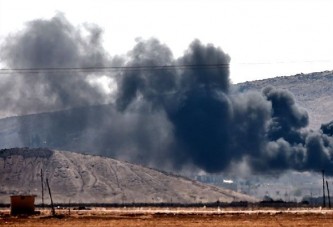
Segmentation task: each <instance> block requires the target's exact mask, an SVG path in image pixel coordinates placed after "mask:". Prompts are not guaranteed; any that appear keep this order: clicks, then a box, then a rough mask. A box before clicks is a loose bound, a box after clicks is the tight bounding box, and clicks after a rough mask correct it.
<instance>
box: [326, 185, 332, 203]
mask: <svg viewBox="0 0 333 227" xmlns="http://www.w3.org/2000/svg"><path fill="white" fill-rule="evenodd" d="M326 187H327V198H328V207H329V208H330V209H331V198H330V189H329V188H328V182H327V181H326Z"/></svg>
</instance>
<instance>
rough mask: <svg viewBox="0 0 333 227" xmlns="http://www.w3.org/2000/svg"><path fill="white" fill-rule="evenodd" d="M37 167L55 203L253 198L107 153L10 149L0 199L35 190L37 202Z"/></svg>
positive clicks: (1, 160) (2, 160)
mask: <svg viewBox="0 0 333 227" xmlns="http://www.w3.org/2000/svg"><path fill="white" fill-rule="evenodd" d="M41 169H43V172H44V174H43V175H44V179H46V178H48V179H49V182H50V186H51V190H52V195H53V200H54V202H57V203H68V202H69V201H70V202H71V203H132V202H143V203H152V202H177V203H196V202H215V201H217V200H219V201H221V202H232V201H254V198H253V197H250V196H247V195H244V194H240V193H237V192H234V191H231V190H226V189H221V188H217V187H214V186H210V185H205V184H202V183H199V182H196V181H193V180H189V179H186V178H183V177H180V176H175V175H171V174H168V173H164V172H160V171H157V170H154V169H150V168H145V167H142V166H138V165H133V164H130V163H126V162H121V161H117V160H114V159H111V158H104V157H99V156H92V155H83V154H78V153H74V152H65V151H57V150H49V149H27V148H22V149H19V148H14V149H5V150H1V151H0V203H9V195H13V194H36V195H37V203H40V202H41ZM44 190H45V191H44V194H45V196H44V198H45V201H46V202H49V196H48V194H47V191H46V187H44Z"/></svg>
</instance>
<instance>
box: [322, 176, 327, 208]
mask: <svg viewBox="0 0 333 227" xmlns="http://www.w3.org/2000/svg"><path fill="white" fill-rule="evenodd" d="M322 173H323V207H326V200H325V170H322Z"/></svg>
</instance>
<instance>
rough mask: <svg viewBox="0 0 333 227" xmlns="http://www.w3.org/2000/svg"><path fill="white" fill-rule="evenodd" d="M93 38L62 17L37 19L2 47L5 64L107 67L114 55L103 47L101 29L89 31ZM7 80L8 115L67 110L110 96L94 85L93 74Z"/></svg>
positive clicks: (4, 95)
mask: <svg viewBox="0 0 333 227" xmlns="http://www.w3.org/2000/svg"><path fill="white" fill-rule="evenodd" d="M85 30H87V32H88V34H89V35H88V36H87V37H83V36H82V35H81V32H80V29H76V28H74V27H73V26H72V25H71V24H70V23H69V22H68V21H67V20H66V19H65V18H64V17H63V16H62V15H58V16H56V17H54V18H52V19H51V20H36V21H32V22H30V23H28V24H27V25H26V28H25V29H24V30H23V31H21V32H19V33H17V34H14V35H11V36H9V37H8V38H7V39H6V40H5V43H4V44H2V46H1V52H0V59H1V61H2V62H5V64H6V65H7V66H8V67H9V68H14V69H15V68H16V69H17V68H19V69H22V68H23V69H25V68H28V69H30V68H66V67H70V68H80V67H95V66H103V65H105V64H107V63H108V54H107V53H106V52H105V51H104V49H103V48H102V46H101V33H102V31H101V29H100V28H98V27H97V26H93V25H90V26H88V25H87V26H86V27H85ZM51 74H52V75H50V73H45V72H43V71H41V72H39V73H37V74H36V73H31V74H29V73H23V74H22V73H21V74H19V73H18V74H16V75H15V74H10V75H1V76H2V78H1V82H0V88H1V91H2V96H1V98H0V106H1V109H2V114H11V113H14V114H26V113H31V112H41V111H50V110H56V109H64V108H69V107H73V106H84V105H91V104H96V102H97V103H103V102H106V101H107V97H105V96H104V94H103V93H102V92H101V91H100V90H99V89H97V88H96V86H93V85H91V84H89V83H88V79H89V77H88V75H87V73H80V72H78V71H73V72H68V71H67V72H66V73H61V72H59V71H58V72H54V73H51Z"/></svg>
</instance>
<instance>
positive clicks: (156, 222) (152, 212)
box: [0, 208, 333, 227]
mask: <svg viewBox="0 0 333 227" xmlns="http://www.w3.org/2000/svg"><path fill="white" fill-rule="evenodd" d="M57 215H58V217H51V216H50V211H45V210H44V211H42V212H41V214H39V215H34V216H29V217H11V216H10V215H9V210H0V226H25V227H26V226H34V227H35V226H36V227H39V226H43V227H44V226H46V227H52V226H57V227H58V226H61V227H74V226H83V227H85V226H93V227H99V226H116V227H123V226H124V227H125V226H138V227H141V226H142V227H143V226H145V227H146V226H170V227H171V226H191V227H196V226H197V227H199V226H200V227H201V226H203V227H204V226H222V227H223V226H242V227H244V226H245V227H246V226H255V227H259V226H311V227H312V226H333V212H332V211H331V210H321V209H308V210H304V209H302V210H297V209H293V210H251V211H250V210H220V209H219V210H217V209H215V210H214V209H210V210H209V209H182V210H180V209H175V208H172V209H171V208H170V209H165V208H161V209H156V208H155V209H147V208H136V209H135V208H131V209H126V208H123V209H101V208H99V209H92V210H89V211H87V210H84V211H73V210H71V211H70V214H68V210H57Z"/></svg>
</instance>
